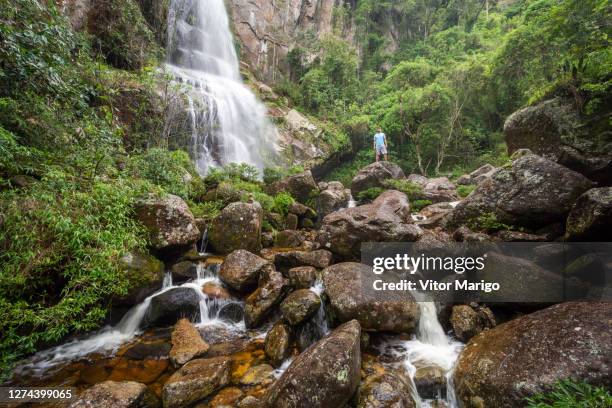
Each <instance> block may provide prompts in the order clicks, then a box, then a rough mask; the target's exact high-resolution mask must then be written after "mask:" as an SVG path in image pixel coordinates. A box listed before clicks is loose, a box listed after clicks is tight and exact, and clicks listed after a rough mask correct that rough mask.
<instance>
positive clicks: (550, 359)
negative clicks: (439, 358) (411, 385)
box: [454, 302, 612, 407]
mask: <svg viewBox="0 0 612 408" xmlns="http://www.w3.org/2000/svg"><path fill="white" fill-rule="evenodd" d="M611 322H612V303H608V302H601V303H597V302H587V303H577V302H576V303H574V302H569V303H562V304H558V305H555V306H552V307H550V308H548V309H544V310H540V311H538V312H535V313H532V314H529V315H526V316H522V317H519V318H517V319H514V320H511V321H509V322H507V323H504V324H502V325H500V326H497V327H496V328H494V329H491V330H488V331H485V332H483V333H480V334H479V335H477V336H476V337H474V338H472V339H471V340H470V342H469V343H468V344H467V346H466V347H465V349H464V350H463V352H462V353H461V355H460V357H459V360H458V362H457V365H456V369H455V373H454V383H455V391H456V394H457V398H458V400H459V403H460V405H461V406H464V407H475V406H486V407H518V406H523V405H524V404H525V397H528V396H531V395H533V394H535V393H538V392H541V391H545V390H548V389H550V388H551V386H552V385H553V384H554V383H555V382H556V381H559V380H563V379H567V378H572V379H575V380H578V381H585V382H587V383H590V384H594V385H601V386H604V387H605V388H608V389H609V388H610V387H611V386H612V377H611V376H610V371H611V370H612V362H611V361H610V356H612V323H611ZM477 404H478V405H477Z"/></svg>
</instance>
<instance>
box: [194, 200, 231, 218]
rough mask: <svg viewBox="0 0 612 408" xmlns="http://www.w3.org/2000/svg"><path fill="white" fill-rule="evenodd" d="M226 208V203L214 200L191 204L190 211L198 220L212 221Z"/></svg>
mask: <svg viewBox="0 0 612 408" xmlns="http://www.w3.org/2000/svg"><path fill="white" fill-rule="evenodd" d="M223 207H225V203H224V202H223V201H221V200H212V201H204V202H197V203H194V202H189V209H190V210H191V212H192V213H193V216H194V217H196V218H203V219H204V220H206V221H211V220H212V219H213V218H215V217H216V216H217V215H219V213H220V212H221V210H222V209H223Z"/></svg>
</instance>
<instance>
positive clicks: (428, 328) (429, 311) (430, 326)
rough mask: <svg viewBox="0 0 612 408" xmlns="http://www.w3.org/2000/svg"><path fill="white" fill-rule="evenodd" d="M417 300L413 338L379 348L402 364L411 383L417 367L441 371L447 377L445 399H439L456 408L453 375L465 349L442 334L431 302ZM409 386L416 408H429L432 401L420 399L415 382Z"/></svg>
mask: <svg viewBox="0 0 612 408" xmlns="http://www.w3.org/2000/svg"><path fill="white" fill-rule="evenodd" d="M417 295H420V294H417ZM417 299H418V300H419V302H418V304H419V308H420V311H421V317H420V319H419V326H418V330H417V334H416V336H415V337H414V338H413V339H411V340H398V339H395V338H390V339H389V340H388V341H387V342H386V343H385V344H383V345H382V349H383V350H382V351H383V352H387V353H390V354H392V355H393V356H394V357H395V358H396V361H399V362H401V364H402V365H403V366H404V368H405V369H406V371H407V373H408V375H409V376H410V378H411V380H414V376H415V374H416V371H417V367H425V366H437V367H440V368H441V369H442V370H444V372H445V373H446V395H440V396H439V398H440V399H442V400H445V402H446V404H447V406H448V407H449V408H458V404H457V401H456V398H455V391H454V386H453V381H452V375H453V371H454V368H455V363H456V361H457V358H458V357H459V353H460V352H461V350H462V349H463V346H464V345H463V343H460V342H458V341H454V340H452V339H451V338H450V337H448V336H447V335H446V333H444V329H443V328H442V326H441V325H440V322H439V321H438V316H437V313H436V305H435V303H434V302H430V301H426V299H425V298H424V297H422V295H420V296H419V297H418V298H417ZM411 386H412V390H411V392H412V397H413V399H414V401H415V402H416V405H417V407H420V408H429V407H431V406H432V403H433V402H434V401H433V400H427V399H423V398H421V397H420V396H419V394H418V392H417V390H416V386H415V385H414V382H412V384H411Z"/></svg>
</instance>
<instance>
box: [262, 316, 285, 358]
mask: <svg viewBox="0 0 612 408" xmlns="http://www.w3.org/2000/svg"><path fill="white" fill-rule="evenodd" d="M290 346H291V330H290V328H289V326H287V325H286V324H284V323H282V322H278V323H276V324H275V325H274V326H272V329H270V331H269V332H268V334H266V340H265V343H264V351H265V353H266V356H267V357H268V358H269V359H270V362H271V363H272V365H273V366H275V367H280V366H281V365H282V364H283V362H284V361H285V360H286V359H287V357H289V351H290V350H289V347H290Z"/></svg>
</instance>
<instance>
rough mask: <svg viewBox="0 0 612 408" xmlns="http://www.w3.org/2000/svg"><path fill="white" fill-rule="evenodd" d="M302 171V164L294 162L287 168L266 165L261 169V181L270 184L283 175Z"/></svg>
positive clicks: (283, 176)
mask: <svg viewBox="0 0 612 408" xmlns="http://www.w3.org/2000/svg"><path fill="white" fill-rule="evenodd" d="M303 171H304V166H301V165H299V164H294V165H293V166H290V167H288V168H285V167H279V166H275V167H266V168H264V171H263V181H264V183H266V184H271V183H274V182H275V181H278V180H280V179H283V178H285V177H288V176H293V175H295V174H299V173H302V172H303Z"/></svg>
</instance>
